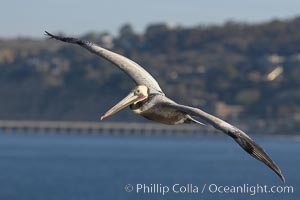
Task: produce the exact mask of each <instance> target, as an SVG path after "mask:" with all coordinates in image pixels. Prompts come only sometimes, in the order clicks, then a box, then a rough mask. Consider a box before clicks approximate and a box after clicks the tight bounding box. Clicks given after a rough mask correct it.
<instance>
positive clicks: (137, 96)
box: [100, 85, 149, 120]
mask: <svg viewBox="0 0 300 200" xmlns="http://www.w3.org/2000/svg"><path fill="white" fill-rule="evenodd" d="M148 91H149V90H148V88H147V87H146V86H145V85H139V86H137V87H135V88H134V89H133V90H132V91H131V92H130V93H129V94H128V95H127V97H125V98H124V99H123V100H122V101H120V102H119V103H118V104H117V105H115V106H114V107H112V108H111V109H109V110H108V111H107V112H106V113H105V114H104V115H102V116H101V117H100V119H101V120H102V119H104V118H106V117H108V116H110V115H113V114H115V113H117V112H119V111H120V110H122V109H123V108H125V107H127V106H129V105H132V104H136V103H138V102H141V101H143V100H145V99H147V98H148V93H149V92H148Z"/></svg>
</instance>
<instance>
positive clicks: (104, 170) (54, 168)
mask: <svg viewBox="0 0 300 200" xmlns="http://www.w3.org/2000/svg"><path fill="white" fill-rule="evenodd" d="M255 139H256V141H257V142H258V143H259V144H261V145H262V146H263V147H264V148H265V149H266V150H267V152H268V153H269V154H270V155H271V157H272V158H273V159H274V160H275V161H276V162H277V164H278V165H279V166H280V167H281V169H282V171H283V173H284V174H285V176H286V180H287V182H286V184H283V183H281V181H280V179H279V178H278V177H277V176H276V175H275V173H273V172H272V171H271V170H269V169H268V168H267V167H265V166H264V165H263V164H261V163H259V162H258V161H256V160H254V159H253V158H252V157H250V156H248V155H247V154H246V153H245V152H244V151H242V150H241V149H240V147H239V146H238V145H237V144H236V143H235V142H234V141H232V140H231V139H230V138H227V137H226V138H225V137H175V136H168V137H167V136H165V137H158V136H154V137H149V136H139V137H137V136H101V135H100V136H91V135H90V136H72V135H65V136H62V135H38V134H34V135H22V134H9V135H7V134H4V133H0V199H1V200H98V199H99V200H101V199H103V200H110V199H111V200H115V199H117V200H118V199H120V200H121V199H122V200H126V199H128V200H140V199H285V200H288V199H300V193H299V190H300V175H299V174H300V168H299V167H300V139H296V138H285V137H275V138H274V137H264V138H260V137H256V138H255ZM128 184H131V185H132V187H131V185H128ZM138 184H141V185H138ZM151 184H152V185H151ZM175 184H178V185H176V186H175V190H176V191H178V190H179V189H180V187H182V191H184V189H185V188H186V191H185V192H179V193H176V192H174V191H173V190H172V189H173V188H172V187H173V186H174V185H175ZM257 184H259V185H260V186H264V185H266V186H267V187H268V188H270V187H272V186H278V187H281V188H282V187H284V186H292V187H293V193H291V192H289V193H287V192H285V193H277V194H272V193H268V194H261V193H258V194H255V195H251V194H250V193H251V192H248V193H247V194H234V193H219V192H217V191H215V192H214V193H213V191H214V190H216V186H218V187H219V186H229V187H231V186H241V187H245V188H248V191H249V190H251V191H253V190H252V189H251V188H250V187H251V186H257ZM204 185H205V189H204V191H203V193H202V189H203V187H204ZM137 186H139V187H143V189H140V190H139V192H138V193H137V188H136V187H137ZM146 186H147V187H148V188H147V187H146ZM154 186H156V189H158V190H157V191H154V190H155V189H154ZM125 187H126V189H128V190H132V189H133V191H132V192H126V191H125ZM189 187H190V188H192V189H188V188H189ZM209 187H210V189H211V190H213V191H212V192H210V191H209ZM163 188H165V189H167V188H169V192H167V193H166V194H164V195H163V194H162V189H163ZM197 188H198V192H197V190H196V189H197ZM231 188H232V187H231ZM144 189H145V190H144ZM151 189H152V193H151V192H150V191H151ZM279 189H280V188H279ZM188 190H192V191H188ZM220 191H221V192H222V191H223V192H224V190H223V189H222V187H221V189H220ZM252 194H253V192H252Z"/></svg>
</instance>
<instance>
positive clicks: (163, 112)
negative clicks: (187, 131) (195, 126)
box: [130, 94, 196, 125]
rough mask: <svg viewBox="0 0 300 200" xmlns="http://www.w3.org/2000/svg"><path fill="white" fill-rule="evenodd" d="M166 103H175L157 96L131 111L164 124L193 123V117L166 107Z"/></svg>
mask: <svg viewBox="0 0 300 200" xmlns="http://www.w3.org/2000/svg"><path fill="white" fill-rule="evenodd" d="M165 102H170V103H175V102H173V101H172V100H170V99H168V98H167V97H166V96H164V95H162V94H155V95H153V96H152V97H150V98H148V100H147V101H144V102H143V101H142V102H139V103H137V104H132V105H131V106H130V109H131V110H132V111H133V112H134V113H135V114H138V115H142V116H143V117H145V118H147V119H149V120H152V121H156V122H160V123H162V124H169V125H175V124H182V123H189V122H191V120H192V117H191V116H189V115H188V114H186V113H183V112H181V111H179V110H176V109H174V108H168V107H165V106H164V103H165ZM195 121H196V120H195Z"/></svg>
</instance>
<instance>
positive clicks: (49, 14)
mask: <svg viewBox="0 0 300 200" xmlns="http://www.w3.org/2000/svg"><path fill="white" fill-rule="evenodd" d="M296 16H300V1H299V0H226V1H225V0H223V1H222V0H151V1H150V0H147V1H146V0H49V1H45V0H1V1H0V25H1V26H0V37H1V38H13V37H35V38H40V37H43V32H44V30H48V31H50V32H63V33H67V34H71V35H82V34H84V33H87V32H89V31H96V32H105V31H106V32H109V33H112V34H113V35H116V34H117V33H118V30H119V28H120V27H121V26H122V25H123V24H124V23H130V24H131V25H132V26H133V28H134V30H136V31H137V32H142V31H143V30H144V29H145V27H147V25H149V24H153V23H159V22H166V23H172V24H180V25H182V26H196V25H200V24H202V25H203V24H204V25H209V24H222V23H224V22H226V21H228V20H232V21H237V22H248V23H258V22H265V21H269V20H272V19H290V18H293V17H296Z"/></svg>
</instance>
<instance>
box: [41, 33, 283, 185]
mask: <svg viewBox="0 0 300 200" xmlns="http://www.w3.org/2000/svg"><path fill="white" fill-rule="evenodd" d="M46 35H48V36H50V37H51V38H54V39H57V40H60V41H63V42H68V43H73V44H77V45H80V46H81V47H83V48H86V49H87V50H89V51H90V52H92V53H94V54H96V55H98V56H101V57H102V58H104V59H106V60H108V61H109V62H111V63H113V64H114V65H116V66H117V67H118V68H120V69H121V70H123V71H124V72H125V73H126V74H127V75H128V76H129V77H130V78H132V79H133V81H134V82H135V83H136V84H137V86H136V87H135V88H134V89H133V90H132V91H131V92H130V93H129V94H128V96H127V97H125V98H124V99H123V100H122V101H120V102H119V103H118V104H117V105H115V106H114V107H112V108H111V109H110V110H108V111H107V112H106V113H105V114H104V115H103V116H101V120H102V119H104V118H106V117H108V116H110V115H113V114H115V113H117V112H118V111H120V110H122V109H123V108H125V107H127V106H129V107H130V109H131V110H132V111H133V112H134V113H136V114H139V115H142V116H143V117H145V118H147V119H150V120H153V121H156V122H160V123H163V124H182V123H190V122H194V123H200V124H202V123H201V122H199V121H197V120H196V119H194V117H196V118H199V119H201V120H203V121H205V122H207V123H210V124H211V125H212V126H214V127H215V128H216V129H219V130H221V131H223V132H224V133H225V134H227V135H229V136H230V137H232V138H233V139H234V140H235V141H236V142H237V143H238V144H239V145H240V146H241V147H242V148H243V149H244V150H245V151H246V152H248V153H249V154H250V155H251V156H253V157H254V158H256V159H257V160H260V161H261V162H263V163H265V164H266V165H267V166H268V167H270V168H271V169H272V170H273V171H274V172H275V173H276V174H277V175H278V176H279V177H280V178H281V180H282V181H283V182H285V178H284V176H283V174H282V173H281V170H280V169H279V167H278V166H277V165H276V164H275V163H274V162H273V161H272V159H271V158H270V157H269V156H268V154H267V153H266V152H265V151H264V150H263V149H262V148H261V147H260V146H259V145H258V144H257V143H255V142H254V141H253V140H252V139H251V138H250V137H249V136H248V135H247V134H246V133H244V132H243V131H241V130H240V129H238V128H236V127H234V126H232V125H231V124H229V123H227V122H225V121H223V120H221V119H219V118H217V117H215V116H213V115H211V114H208V113H206V112H204V111H202V110H200V109H199V108H193V107H190V106H186V105H181V104H178V103H176V102H174V101H173V100H171V99H169V98H168V97H166V96H165V94H164V93H163V91H162V89H161V88H160V86H159V85H158V83H157V81H156V80H155V79H154V78H153V77H152V76H151V75H150V74H149V73H148V72H147V71H146V70H145V69H144V68H142V67H141V66H140V65H138V64H137V63H135V62H134V61H132V60H130V59H128V58H126V57H124V56H121V55H119V54H117V53H114V52H112V51H109V50H107V49H104V48H102V47H100V46H98V45H96V44H94V43H92V42H89V41H85V40H81V39H77V38H71V37H62V36H56V35H53V34H51V33H49V32H47V31H46Z"/></svg>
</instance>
